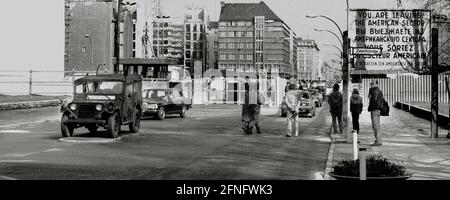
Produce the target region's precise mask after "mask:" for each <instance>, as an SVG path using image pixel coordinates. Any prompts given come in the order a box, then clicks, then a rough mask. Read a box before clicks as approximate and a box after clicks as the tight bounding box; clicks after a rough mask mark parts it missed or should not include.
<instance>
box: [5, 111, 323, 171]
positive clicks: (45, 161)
mask: <svg viewBox="0 0 450 200" xmlns="http://www.w3.org/2000/svg"><path fill="white" fill-rule="evenodd" d="M240 112H241V110H240V107H238V106H233V105H231V106H209V107H208V108H200V109H192V110H190V111H189V113H188V115H189V116H188V117H187V118H185V119H182V118H179V117H178V116H168V118H166V119H165V120H164V121H159V120H154V119H145V120H143V121H141V129H140V132H139V133H138V134H129V133H127V131H128V127H127V126H122V130H124V131H125V132H124V133H123V134H122V135H121V139H119V140H117V141H114V142H110V143H68V142H61V141H59V139H60V138H61V133H60V127H59V118H60V113H59V108H58V107H48V108H39V109H29V110H15V111H4V112H0V180H1V179H26V180H36V179H38V180H41V179H44V180H61V179H62V180H73V179H76V180H78V179H82V180H85V179H88V180H105V179H113V180H128V179H146V180H147V179H152V180H160V179H163V180H179V179H183V180H186V179H187V180H197V179H198V180H211V179H214V180H215V179H219V180H224V179H238V180H240V179H245V180H247V179H251V180H261V179H271V180H279V179H281V180H286V179H294V180H295V179H317V178H318V175H319V173H323V172H324V169H325V165H326V158H327V154H328V150H329V146H330V139H329V137H328V135H327V134H326V133H327V130H328V129H329V127H324V126H323V124H324V121H325V120H327V115H328V109H327V107H325V106H324V107H323V108H322V109H320V108H319V109H318V110H317V116H316V117H314V118H301V119H300V136H299V137H295V138H287V137H285V123H286V119H285V118H281V117H280V116H279V113H277V109H274V108H267V107H265V108H263V110H262V122H261V124H262V130H263V134H262V135H256V134H253V135H245V134H243V132H242V129H241V122H240ZM102 132H103V130H101V132H100V133H102ZM96 137H99V136H98V135H90V134H88V131H87V129H84V128H80V129H76V130H75V139H86V140H90V139H94V138H96Z"/></svg>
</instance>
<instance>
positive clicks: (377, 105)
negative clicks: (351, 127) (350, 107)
mask: <svg viewBox="0 0 450 200" xmlns="http://www.w3.org/2000/svg"><path fill="white" fill-rule="evenodd" d="M372 84H373V87H372V93H371V94H370V101H369V108H368V109H367V110H368V111H369V112H370V118H371V120H372V129H373V133H374V135H375V142H374V143H373V144H371V146H381V145H383V141H382V138H381V132H380V116H381V114H382V110H383V115H386V106H387V105H386V106H385V100H384V98H383V92H382V91H381V90H380V88H378V81H377V80H373V81H372ZM386 104H387V103H386ZM387 108H389V107H387ZM387 112H389V111H387Z"/></svg>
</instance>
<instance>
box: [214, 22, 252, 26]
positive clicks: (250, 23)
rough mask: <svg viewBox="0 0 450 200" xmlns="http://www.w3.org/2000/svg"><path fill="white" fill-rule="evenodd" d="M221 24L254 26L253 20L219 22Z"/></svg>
mask: <svg viewBox="0 0 450 200" xmlns="http://www.w3.org/2000/svg"><path fill="white" fill-rule="evenodd" d="M219 26H253V23H252V22H219Z"/></svg>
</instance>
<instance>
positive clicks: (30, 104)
mask: <svg viewBox="0 0 450 200" xmlns="http://www.w3.org/2000/svg"><path fill="white" fill-rule="evenodd" d="M58 105H60V101H59V100H44V101H25V102H13V103H0V111H6V110H17V109H29V108H41V107H49V106H58Z"/></svg>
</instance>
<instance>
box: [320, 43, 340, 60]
mask: <svg viewBox="0 0 450 200" xmlns="http://www.w3.org/2000/svg"><path fill="white" fill-rule="evenodd" d="M323 46H328V47H334V48H336V49H337V50H338V51H339V53H341V56H339V57H340V58H341V59H342V56H343V55H344V54H343V52H342V50H341V49H340V48H339V47H337V46H336V45H333V44H323Z"/></svg>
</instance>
